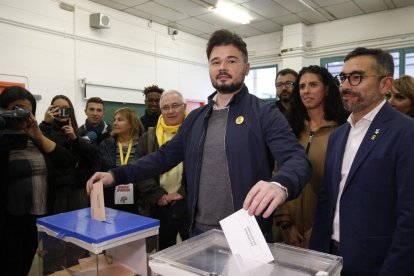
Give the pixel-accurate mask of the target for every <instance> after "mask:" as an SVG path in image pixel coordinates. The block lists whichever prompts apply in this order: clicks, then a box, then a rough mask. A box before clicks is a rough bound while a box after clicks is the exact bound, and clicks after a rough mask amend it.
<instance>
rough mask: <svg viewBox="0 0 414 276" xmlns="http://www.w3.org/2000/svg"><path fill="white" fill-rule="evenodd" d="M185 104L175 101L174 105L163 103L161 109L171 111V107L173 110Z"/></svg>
mask: <svg viewBox="0 0 414 276" xmlns="http://www.w3.org/2000/svg"><path fill="white" fill-rule="evenodd" d="M183 105H184V104H177V103H174V104H172V105H163V106H161V110H162V111H170V109H172V110H173V111H176V110H178V109H179V108H180V107H182V106H183Z"/></svg>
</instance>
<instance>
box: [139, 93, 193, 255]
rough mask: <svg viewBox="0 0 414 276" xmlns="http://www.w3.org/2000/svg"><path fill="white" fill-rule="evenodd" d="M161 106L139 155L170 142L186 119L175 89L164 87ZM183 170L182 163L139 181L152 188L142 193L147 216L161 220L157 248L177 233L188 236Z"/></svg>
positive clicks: (143, 138) (174, 238)
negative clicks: (165, 89)
mask: <svg viewBox="0 0 414 276" xmlns="http://www.w3.org/2000/svg"><path fill="white" fill-rule="evenodd" d="M160 108H161V115H160V117H159V119H158V122H157V125H156V126H155V127H149V128H148V131H147V132H145V133H144V134H143V135H142V136H141V138H140V140H139V142H138V146H137V150H136V156H137V157H138V158H141V157H143V156H145V155H147V154H149V153H151V152H154V151H156V150H158V149H159V148H160V147H161V146H162V145H164V144H165V143H167V142H168V141H170V140H171V138H172V137H173V136H174V135H175V134H176V133H177V131H178V128H179V127H180V126H181V124H182V122H183V121H184V119H185V116H186V113H185V103H184V97H183V95H182V94H181V93H180V92H178V91H176V90H167V91H165V92H164V93H163V94H162V95H161V98H160ZM183 171H184V169H183V162H181V163H179V164H178V165H177V166H175V167H174V168H172V169H170V170H169V171H167V172H165V173H163V174H161V175H159V176H156V177H154V178H150V179H147V180H144V181H141V182H140V183H139V185H140V186H142V187H152V189H149V194H147V195H143V197H144V198H145V199H146V202H145V205H144V208H145V209H146V211H147V212H148V211H149V212H150V213H149V214H147V215H150V216H151V217H154V218H156V219H158V220H159V221H160V229H159V249H160V250H162V249H164V248H167V247H170V246H172V245H174V244H175V243H176V241H177V234H180V237H181V240H183V241H184V240H186V239H188V236H189V226H190V225H189V220H188V214H187V203H186V200H185V197H186V195H185V187H184V182H183V181H184V179H183ZM152 210H154V211H152Z"/></svg>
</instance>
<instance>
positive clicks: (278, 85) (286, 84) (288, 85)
mask: <svg viewBox="0 0 414 276" xmlns="http://www.w3.org/2000/svg"><path fill="white" fill-rule="evenodd" d="M283 86H284V87H286V88H293V87H294V86H295V82H294V81H287V82H278V83H276V89H282V87H283Z"/></svg>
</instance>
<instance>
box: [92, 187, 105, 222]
mask: <svg viewBox="0 0 414 276" xmlns="http://www.w3.org/2000/svg"><path fill="white" fill-rule="evenodd" d="M91 217H92V219H94V220H98V221H105V220H106V216H105V203H104V194H103V183H102V182H101V181H98V182H96V183H94V184H93V189H92V191H91Z"/></svg>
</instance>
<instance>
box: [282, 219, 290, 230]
mask: <svg viewBox="0 0 414 276" xmlns="http://www.w3.org/2000/svg"><path fill="white" fill-rule="evenodd" d="M292 225H293V223H292V222H290V221H286V222H282V223H281V224H280V229H282V230H286V229H289V228H290V227H292Z"/></svg>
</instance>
